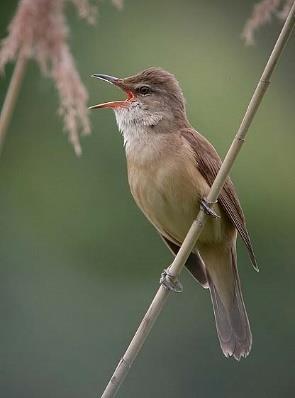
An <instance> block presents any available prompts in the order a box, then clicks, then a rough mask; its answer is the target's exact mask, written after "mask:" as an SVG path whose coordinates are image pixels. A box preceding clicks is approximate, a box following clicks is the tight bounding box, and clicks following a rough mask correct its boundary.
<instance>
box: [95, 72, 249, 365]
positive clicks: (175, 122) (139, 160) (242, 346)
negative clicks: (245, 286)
mask: <svg viewBox="0 0 295 398" xmlns="http://www.w3.org/2000/svg"><path fill="white" fill-rule="evenodd" d="M93 76H94V77H96V78H98V79H102V80H105V81H107V82H109V83H112V84H114V85H116V86H118V87H120V88H121V89H122V90H124V91H125V92H126V93H127V98H126V99H125V100H122V101H112V102H106V103H103V104H99V105H95V106H92V107H90V109H96V108H110V109H113V110H114V111H115V115H116V120H117V124H118V127H119V130H120V131H121V132H122V135H123V138H124V146H125V150H126V158H127V166H128V181H129V185H130V190H131V193H132V195H133V197H134V199H135V202H136V203H137V205H138V206H139V208H140V209H141V210H142V211H143V213H144V214H145V216H146V218H147V219H148V220H149V221H150V222H151V223H152V224H153V225H154V227H155V228H156V229H157V231H158V232H159V233H160V235H161V236H162V238H163V239H164V241H165V242H166V243H167V245H168V246H169V248H170V250H171V251H172V252H173V253H174V254H176V253H177V252H178V249H179V247H180V245H181V243H182V242H183V240H184V238H185V236H186V234H187V232H188V230H189V228H190V226H191V224H192V222H193V220H194V219H195V218H196V217H197V215H198V212H199V209H200V206H203V208H204V210H205V211H206V212H207V213H208V214H210V215H212V216H214V217H210V218H209V220H208V222H207V223H206V225H205V227H204V229H203V231H202V233H201V236H200V238H199V240H198V242H197V244H196V247H195V249H194V250H193V252H192V253H191V254H190V256H189V258H188V260H187V263H186V267H187V269H188V270H189V271H190V273H191V274H192V275H193V276H194V277H195V279H197V280H198V281H199V282H200V284H201V285H202V286H203V287H204V288H209V291H210V294H211V300H212V303H213V310H214V315H215V321H216V327H217V333H218V337H219V341H220V345H221V348H222V351H223V353H224V355H225V356H227V357H228V356H233V357H234V358H236V359H238V360H239V359H240V358H241V357H246V356H247V355H248V354H249V352H250V349H251V345H252V334H251V330H250V325H249V321H248V316H247V312H246V309H245V304H244V301H243V296H242V291H241V285H240V280H239V275H238V269H237V255H236V239H237V232H238V233H239V234H240V237H241V238H242V240H243V242H244V243H245V245H246V247H247V249H248V252H249V255H250V258H251V261H252V264H253V266H254V267H255V268H256V269H257V264H256V259H255V255H254V252H253V248H252V245H251V241H250V237H249V234H248V231H247V228H246V223H245V217H244V214H243V210H242V208H241V205H240V202H239V199H238V196H237V193H236V191H235V188H234V185H233V183H232V181H231V180H230V178H228V179H227V181H226V183H225V185H224V187H223V189H222V192H221V194H220V196H219V199H218V202H217V203H215V204H213V206H212V209H210V207H209V206H208V203H207V202H206V199H205V198H206V197H207V194H208V192H209V188H210V186H211V185H212V183H213V181H214V179H215V177H216V174H217V172H218V170H219V168H220V165H221V160H220V158H219V156H218V154H217V152H216V151H215V149H214V147H213V146H212V145H211V144H210V143H209V142H208V141H207V140H206V138H204V137H203V136H202V135H201V134H199V133H198V132H197V131H195V130H194V129H193V128H192V127H191V125H190V123H189V122H188V119H187V116H186V111H185V101H184V97H183V93H182V91H181V88H180V86H179V84H178V81H177V80H176V78H175V77H174V76H173V75H172V74H170V73H168V72H166V71H165V70H163V69H161V68H148V69H146V70H144V71H143V72H141V73H138V74H137V75H134V76H131V77H127V78H125V79H118V78H115V77H113V76H108V75H102V74H95V75H93Z"/></svg>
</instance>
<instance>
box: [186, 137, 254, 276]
mask: <svg viewBox="0 0 295 398" xmlns="http://www.w3.org/2000/svg"><path fill="white" fill-rule="evenodd" d="M181 135H182V137H183V138H184V139H185V140H186V141H187V142H188V143H189V144H190V146H191V148H192V149H193V151H194V154H195V158H196V162H197V167H198V170H199V171H200V173H201V174H202V175H203V177H204V178H205V180H206V181H207V183H208V184H209V185H210V186H211V185H212V184H213V181H214V179H215V177H216V175H217V173H218V171H219V169H220V166H221V159H220V157H219V156H218V154H217V152H216V150H215V148H214V147H213V145H211V144H210V143H209V141H207V140H206V138H205V137H203V136H202V135H201V134H199V133H198V132H196V131H195V130H193V129H184V130H182V131H181ZM218 202H219V204H220V205H221V207H222V208H223V210H224V211H225V213H226V214H227V216H228V218H229V219H230V221H231V222H232V224H233V225H234V226H235V227H236V229H237V231H238V233H239V235H240V237H241V238H242V240H243V242H244V244H245V246H246V248H247V249H248V253H249V256H250V259H251V262H252V264H253V267H254V268H255V269H256V270H258V267H257V262H256V258H255V254H254V250H253V247H252V243H251V239H250V236H249V233H248V231H247V227H246V220H245V216H244V213H243V210H242V207H241V205H240V202H239V199H238V196H237V193H236V190H235V187H234V184H233V183H232V181H231V179H230V178H229V177H228V178H227V180H226V182H225V184H224V186H223V189H222V191H221V193H220V196H219V198H218Z"/></svg>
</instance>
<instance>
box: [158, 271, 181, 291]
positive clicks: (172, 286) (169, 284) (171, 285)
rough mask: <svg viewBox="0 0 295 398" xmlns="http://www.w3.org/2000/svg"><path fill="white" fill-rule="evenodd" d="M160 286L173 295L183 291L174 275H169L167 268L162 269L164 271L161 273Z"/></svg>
mask: <svg viewBox="0 0 295 398" xmlns="http://www.w3.org/2000/svg"><path fill="white" fill-rule="evenodd" d="M160 284H161V285H162V286H164V287H165V288H166V289H168V290H171V291H172V292H175V293H181V292H182V291H183V287H182V284H181V283H180V282H179V280H178V279H177V278H176V277H175V276H174V275H171V274H170V272H169V268H167V269H164V271H163V272H162V274H161V278H160Z"/></svg>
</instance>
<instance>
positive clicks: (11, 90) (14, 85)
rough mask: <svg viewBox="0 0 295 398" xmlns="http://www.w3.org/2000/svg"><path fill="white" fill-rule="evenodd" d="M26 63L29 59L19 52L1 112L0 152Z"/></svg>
mask: <svg viewBox="0 0 295 398" xmlns="http://www.w3.org/2000/svg"><path fill="white" fill-rule="evenodd" d="M26 65H27V59H26V58H25V57H24V56H22V55H21V54H19V56H18V58H17V61H16V64H15V67H14V71H13V74H12V77H11V80H10V83H9V87H8V90H7V93H6V96H5V99H4V103H3V106H2V111H1V114H0V154H1V151H2V148H3V143H4V140H5V136H6V132H7V128H8V126H9V122H10V120H11V117H12V114H13V111H14V107H15V104H16V100H17V97H18V94H19V90H20V87H21V83H22V80H23V77H24V73H25V69H26Z"/></svg>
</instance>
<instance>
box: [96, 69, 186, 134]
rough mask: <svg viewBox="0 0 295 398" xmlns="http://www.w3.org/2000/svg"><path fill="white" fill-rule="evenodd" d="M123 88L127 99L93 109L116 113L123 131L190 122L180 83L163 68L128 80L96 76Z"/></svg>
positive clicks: (145, 72) (142, 73) (144, 72)
mask: <svg viewBox="0 0 295 398" xmlns="http://www.w3.org/2000/svg"><path fill="white" fill-rule="evenodd" d="M93 77H96V78H98V79H101V80H105V81H107V82H109V83H111V84H114V85H115V86H117V87H119V88H121V89H122V90H123V91H124V92H125V93H126V94H127V98H126V99H125V100H121V101H111V102H105V103H102V104H98V105H94V106H91V107H90V108H89V109H98V108H110V109H113V110H114V111H115V114H116V119H117V123H118V126H119V128H120V130H121V131H122V132H123V134H124V133H125V131H126V130H128V129H130V128H148V127H152V128H153V127H155V126H156V125H158V124H165V125H167V124H170V123H172V124H174V125H175V126H177V125H178V124H179V123H180V122H181V121H183V120H186V116H185V105H184V98H183V94H182V91H181V88H180V86H179V84H178V81H177V80H176V78H175V77H174V75H172V74H171V73H169V72H167V71H165V70H163V69H161V68H154V67H152V68H148V69H145V70H144V71H142V72H140V73H138V74H136V75H134V76H130V77H127V78H124V79H120V78H116V77H113V76H109V75H102V74H94V75H93Z"/></svg>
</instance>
